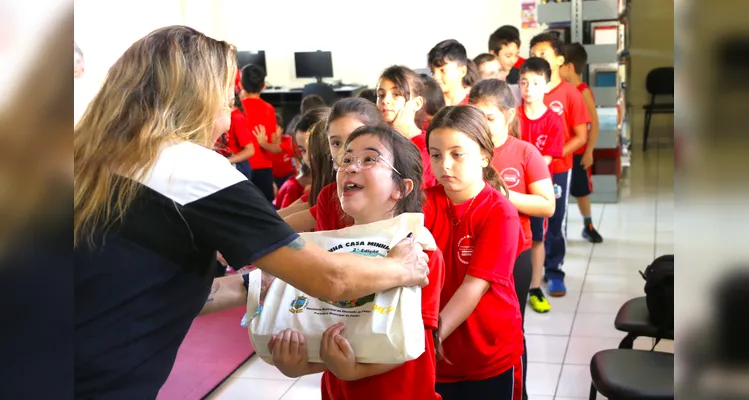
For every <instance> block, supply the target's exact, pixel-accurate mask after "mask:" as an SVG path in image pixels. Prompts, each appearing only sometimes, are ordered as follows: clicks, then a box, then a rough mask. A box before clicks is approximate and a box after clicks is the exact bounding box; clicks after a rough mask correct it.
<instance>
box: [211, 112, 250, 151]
mask: <svg viewBox="0 0 749 400" xmlns="http://www.w3.org/2000/svg"><path fill="white" fill-rule="evenodd" d="M250 136H252V135H251V134H250V130H249V129H247V121H246V120H245V118H244V114H242V111H239V110H233V111H232V112H231V125H230V126H229V130H228V131H226V133H224V134H223V135H222V136H221V137H219V138H218V141H217V142H216V150H217V151H218V152H219V153H221V154H222V155H223V156H225V157H229V156H230V155H232V154H238V153H239V152H241V151H242V150H243V149H244V147H245V146H247V145H248V144H250V143H252V139H253V138H251V137H250ZM224 141H225V143H224Z"/></svg>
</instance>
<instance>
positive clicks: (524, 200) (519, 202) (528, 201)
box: [510, 178, 556, 217]
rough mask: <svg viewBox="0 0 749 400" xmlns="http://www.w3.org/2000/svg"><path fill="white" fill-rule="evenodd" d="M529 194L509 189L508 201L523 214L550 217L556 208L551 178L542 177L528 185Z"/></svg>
mask: <svg viewBox="0 0 749 400" xmlns="http://www.w3.org/2000/svg"><path fill="white" fill-rule="evenodd" d="M528 188H529V189H530V192H531V193H530V194H525V193H518V192H513V191H512V190H510V201H511V202H512V204H513V205H514V206H515V207H516V208H517V209H518V211H520V212H521V213H523V214H526V215H530V216H532V217H551V216H552V215H554V209H555V208H556V199H555V198H554V185H553V184H552V183H551V178H546V179H542V180H540V181H536V182H533V183H531V184H530V185H528Z"/></svg>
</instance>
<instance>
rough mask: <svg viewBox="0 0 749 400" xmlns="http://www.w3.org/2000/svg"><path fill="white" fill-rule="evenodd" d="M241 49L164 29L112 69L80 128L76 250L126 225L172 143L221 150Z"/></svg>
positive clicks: (179, 28)
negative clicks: (217, 141)
mask: <svg viewBox="0 0 749 400" xmlns="http://www.w3.org/2000/svg"><path fill="white" fill-rule="evenodd" d="M235 57H236V49H235V48H234V47H233V46H232V45H230V44H228V43H226V42H223V41H217V40H214V39H211V38H209V37H207V36H205V35H204V34H202V33H200V32H198V31H196V30H195V29H192V28H189V27H186V26H169V27H164V28H161V29H157V30H155V31H153V32H151V33H149V34H147V35H146V36H145V37H143V38H141V39H140V40H138V41H136V42H135V43H133V45H132V46H130V48H128V49H127V50H126V51H125V53H124V54H123V55H122V57H120V59H119V60H117V62H115V63H114V65H113V66H112V67H111V68H110V69H109V72H108V74H107V77H106V79H105V80H104V83H103V85H102V88H101V89H100V91H99V93H98V94H97V95H96V96H95V97H94V99H93V100H92V101H91V103H90V104H89V106H88V108H87V109H86V111H85V113H84V114H83V116H82V117H81V119H80V121H79V122H78V124H77V125H76V127H75V138H74V142H73V145H74V161H75V194H74V210H75V217H74V223H75V225H74V243H75V245H76V246H77V245H78V244H80V242H81V239H84V238H85V239H88V241H89V242H91V243H92V241H93V236H94V232H96V231H97V230H100V229H107V228H108V227H110V226H111V224H112V223H114V222H115V221H117V220H121V219H122V217H123V216H124V214H125V211H126V210H127V208H128V206H129V205H130V203H131V202H132V201H133V199H134V197H135V195H136V194H137V191H138V188H139V184H138V183H137V181H138V180H140V179H142V178H143V177H144V176H146V175H147V174H148V172H149V171H150V169H151V168H152V167H153V164H154V163H155V161H156V158H157V157H158V154H159V151H160V150H161V149H162V148H163V147H164V145H165V144H167V143H174V142H183V141H187V142H193V143H197V144H200V145H203V146H206V147H212V146H213V124H214V120H215V118H216V117H217V113H218V112H219V111H220V110H221V109H222V107H228V105H229V98H228V95H229V94H230V93H231V90H232V88H233V86H234V72H235V71H236V69H237V66H236V58H235Z"/></svg>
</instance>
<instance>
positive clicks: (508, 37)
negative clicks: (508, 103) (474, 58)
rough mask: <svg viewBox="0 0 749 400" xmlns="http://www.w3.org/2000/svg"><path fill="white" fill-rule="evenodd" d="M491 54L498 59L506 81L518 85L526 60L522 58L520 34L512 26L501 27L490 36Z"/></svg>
mask: <svg viewBox="0 0 749 400" xmlns="http://www.w3.org/2000/svg"><path fill="white" fill-rule="evenodd" d="M488 50H489V53H490V54H493V55H494V56H496V57H497V60H498V61H499V65H500V71H501V72H502V73H503V74H504V76H505V77H504V80H506V81H507V83H509V84H512V85H514V84H516V83H518V79H520V71H519V68H520V66H521V65H523V62H525V60H524V59H523V58H521V57H520V56H519V55H518V53H519V52H520V33H519V32H518V30H517V28H515V27H514V26H511V25H504V26H501V27H499V28H498V29H497V30H496V31H494V33H492V34H491V35H490V36H489V49H488Z"/></svg>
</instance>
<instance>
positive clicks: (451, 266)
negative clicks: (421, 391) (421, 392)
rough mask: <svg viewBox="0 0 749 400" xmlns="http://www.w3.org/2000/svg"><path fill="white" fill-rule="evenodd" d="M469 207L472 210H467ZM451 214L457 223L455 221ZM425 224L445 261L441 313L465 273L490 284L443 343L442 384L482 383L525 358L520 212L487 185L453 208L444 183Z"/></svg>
mask: <svg viewBox="0 0 749 400" xmlns="http://www.w3.org/2000/svg"><path fill="white" fill-rule="evenodd" d="M469 208H470V210H468V209H469ZM451 215H452V216H453V217H454V218H455V221H457V222H458V224H457V226H456V225H455V224H454V223H453V219H452V218H451ZM424 216H425V226H426V227H427V228H428V229H429V231H430V232H432V235H434V238H435V240H436V241H437V247H439V248H440V249H441V250H442V252H443V255H444V257H445V286H444V288H443V289H442V293H441V295H440V309H443V308H444V307H445V305H446V304H447V303H448V302H449V301H450V299H452V297H453V295H454V294H455V292H456V291H457V290H458V288H459V287H460V285H461V284H462V283H463V279H465V276H466V275H471V276H473V277H476V278H479V279H483V280H486V281H488V282H490V283H491V285H490V287H489V290H488V291H487V292H486V293H485V294H484V295H483V296H482V297H481V300H480V301H479V303H478V304H477V305H476V308H475V309H474V310H473V312H472V313H471V315H469V316H468V318H467V319H466V320H465V322H463V323H462V324H461V325H460V326H458V328H457V329H456V330H455V331H454V332H453V333H452V334H451V335H450V336H449V337H448V338H447V339H445V340H444V342H443V348H444V351H445V358H446V359H447V360H449V361H450V362H451V363H452V364H448V363H447V362H444V361H442V362H440V363H438V364H437V382H457V381H464V380H482V379H488V378H491V377H494V376H497V375H499V374H501V373H503V372H505V371H507V370H508V369H509V368H511V367H513V366H515V365H516V364H517V363H518V361H519V360H520V357H521V355H522V354H523V330H522V321H521V319H520V306H519V304H518V297H517V294H516V293H515V281H514V278H513V269H514V266H515V259H516V257H517V254H518V242H519V241H520V240H522V238H521V237H520V232H521V228H520V220H519V218H518V211H517V209H516V208H515V206H513V205H512V203H510V201H509V200H507V198H505V197H504V196H503V195H502V194H501V193H499V192H498V191H497V190H495V189H494V188H492V187H491V186H489V185H488V184H487V185H486V188H484V190H483V191H481V193H479V195H478V196H476V198H475V199H474V200H473V204H471V201H467V202H465V203H463V204H460V205H458V206H452V205H451V203H450V201H449V199H448V198H447V195H446V194H445V189H444V187H443V186H442V185H437V186H435V187H432V188H429V189H427V190H426V203H425V207H424Z"/></svg>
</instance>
